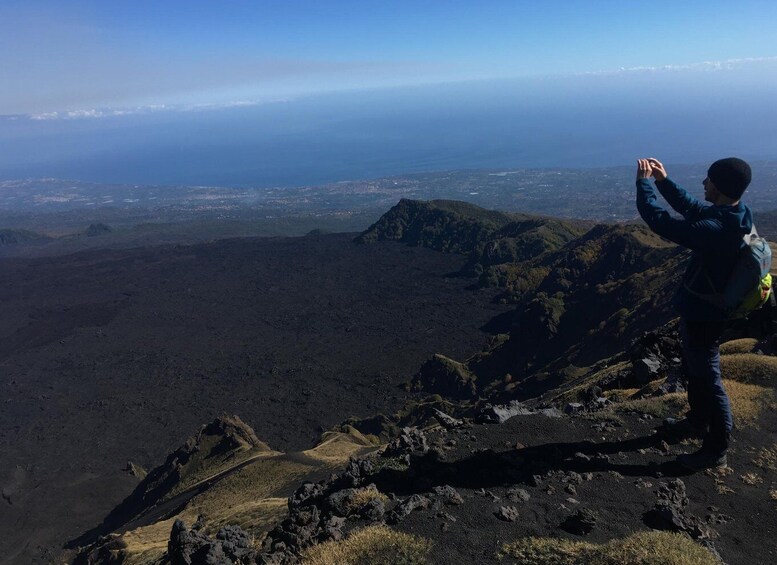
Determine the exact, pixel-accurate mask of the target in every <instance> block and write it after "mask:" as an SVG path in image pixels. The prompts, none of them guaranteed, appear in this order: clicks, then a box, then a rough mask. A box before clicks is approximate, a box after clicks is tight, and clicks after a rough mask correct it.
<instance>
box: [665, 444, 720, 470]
mask: <svg viewBox="0 0 777 565" xmlns="http://www.w3.org/2000/svg"><path fill="white" fill-rule="evenodd" d="M677 463H678V464H680V465H681V466H683V467H685V468H686V469H688V470H689V471H703V470H704V469H717V468H719V467H725V466H726V465H728V459H727V458H726V453H725V452H724V453H723V454H722V455H721V454H720V453H711V452H709V451H707V450H705V449H700V450H699V451H696V452H695V453H686V454H684V455H678V456H677Z"/></svg>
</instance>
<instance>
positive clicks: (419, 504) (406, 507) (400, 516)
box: [389, 494, 432, 524]
mask: <svg viewBox="0 0 777 565" xmlns="http://www.w3.org/2000/svg"><path fill="white" fill-rule="evenodd" d="M431 505H432V501H431V500H429V499H428V498H426V497H425V496H422V495H420V494H414V495H413V496H411V497H410V498H407V499H405V500H403V501H402V502H400V503H399V504H397V506H396V508H394V510H392V512H391V515H390V516H389V522H390V523H392V524H398V523H399V522H401V521H402V520H404V519H405V518H407V517H408V516H410V514H411V513H412V512H413V511H414V510H425V509H427V508H429V507H430V506H431Z"/></svg>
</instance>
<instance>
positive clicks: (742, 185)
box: [707, 157, 752, 200]
mask: <svg viewBox="0 0 777 565" xmlns="http://www.w3.org/2000/svg"><path fill="white" fill-rule="evenodd" d="M707 176H708V177H709V179H710V180H711V181H712V183H713V184H714V185H715V188H717V189H718V190H719V191H720V192H722V193H723V194H725V195H726V196H728V197H729V198H733V199H734V200H739V199H740V198H741V197H742V194H744V192H745V189H746V188H747V185H749V184H750V179H751V177H752V175H751V172H750V165H748V164H747V163H745V162H744V161H743V160H742V159H737V158H736V157H728V158H726V159H720V160H718V161H715V162H714V163H713V164H712V165H710V168H709V170H708V171H707Z"/></svg>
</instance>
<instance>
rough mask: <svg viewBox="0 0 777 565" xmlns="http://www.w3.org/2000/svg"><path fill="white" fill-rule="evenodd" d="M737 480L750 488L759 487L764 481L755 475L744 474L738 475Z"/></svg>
mask: <svg viewBox="0 0 777 565" xmlns="http://www.w3.org/2000/svg"><path fill="white" fill-rule="evenodd" d="M739 478H740V480H741V481H742V482H743V483H745V484H746V485H751V486H755V485H760V484H761V483H763V482H764V480H763V479H762V478H761V477H759V476H758V475H757V474H756V473H745V474H744V475H740V476H739Z"/></svg>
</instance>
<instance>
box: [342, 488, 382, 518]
mask: <svg viewBox="0 0 777 565" xmlns="http://www.w3.org/2000/svg"><path fill="white" fill-rule="evenodd" d="M373 500H380V501H382V502H383V503H384V504H385V503H387V502H388V496H386V495H385V494H383V493H382V492H380V491H379V490H378V489H377V488H376V487H375V485H369V486H367V487H365V488H362V489H359V490H357V491H356V492H355V493H354V494H353V496H352V497H351V498H350V499H349V500H348V505H347V509H348V513H349V514H350V513H351V512H355V511H357V510H359V509H360V508H361V507H362V506H364V505H365V504H367V503H368V502H372V501H373Z"/></svg>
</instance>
